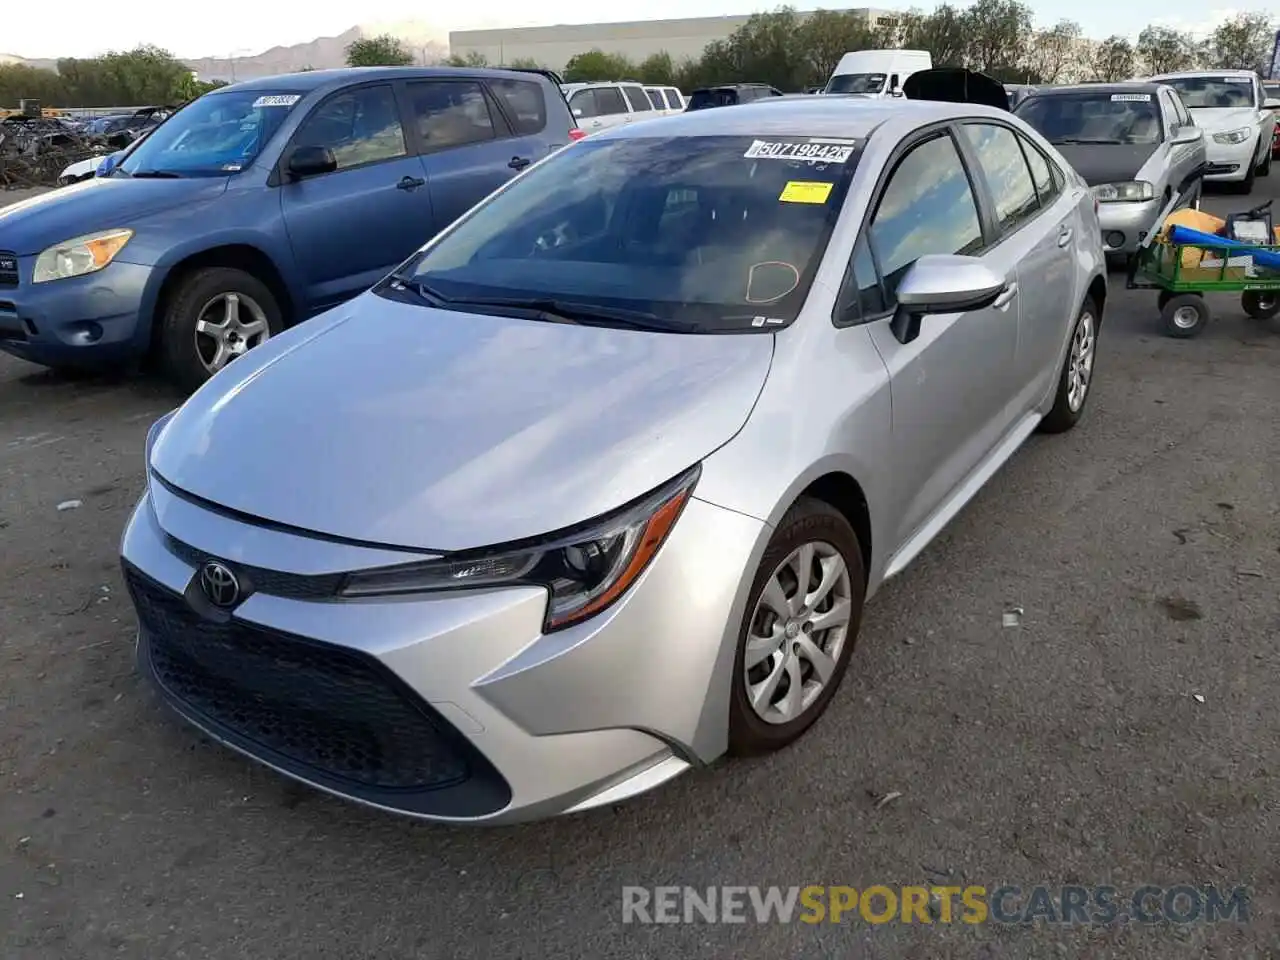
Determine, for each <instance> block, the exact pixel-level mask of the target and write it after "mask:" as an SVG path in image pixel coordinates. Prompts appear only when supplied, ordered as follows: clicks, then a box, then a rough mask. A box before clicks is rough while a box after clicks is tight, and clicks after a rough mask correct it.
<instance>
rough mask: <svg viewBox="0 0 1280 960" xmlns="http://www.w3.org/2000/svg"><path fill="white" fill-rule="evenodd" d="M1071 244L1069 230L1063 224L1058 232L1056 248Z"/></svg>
mask: <svg viewBox="0 0 1280 960" xmlns="http://www.w3.org/2000/svg"><path fill="white" fill-rule="evenodd" d="M1070 242H1071V228H1070V227H1068V226H1066V225H1065V224H1064V225H1063V226H1062V228H1061V229H1060V230H1058V246H1060V247H1065V246H1066V245H1067V244H1068V243H1070Z"/></svg>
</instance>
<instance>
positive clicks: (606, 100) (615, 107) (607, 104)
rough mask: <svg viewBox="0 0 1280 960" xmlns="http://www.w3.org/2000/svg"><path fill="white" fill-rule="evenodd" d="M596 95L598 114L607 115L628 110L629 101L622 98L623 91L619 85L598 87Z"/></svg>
mask: <svg viewBox="0 0 1280 960" xmlns="http://www.w3.org/2000/svg"><path fill="white" fill-rule="evenodd" d="M595 95H596V116H600V117H607V116H610V115H611V114H616V113H626V112H627V102H626V101H625V100H623V99H622V91H621V90H619V89H618V88H617V87H596V89H595Z"/></svg>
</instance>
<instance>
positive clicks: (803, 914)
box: [622, 884, 1249, 925]
mask: <svg viewBox="0 0 1280 960" xmlns="http://www.w3.org/2000/svg"><path fill="white" fill-rule="evenodd" d="M1037 921H1039V922H1041V923H1049V924H1091V925H1112V924H1125V923H1141V924H1155V923H1162V922H1165V923H1173V924H1192V923H1221V922H1225V921H1233V922H1235V923H1248V922H1249V890H1248V888H1247V887H1235V888H1234V889H1232V890H1231V891H1230V892H1228V893H1226V894H1223V893H1222V892H1220V891H1219V890H1218V889H1217V887H1214V886H1195V885H1192V884H1178V885H1175V886H1170V887H1160V886H1155V885H1151V884H1147V885H1144V886H1140V887H1137V888H1135V889H1133V890H1131V891H1122V890H1120V889H1119V888H1117V887H1112V886H1096V887H1082V886H1062V887H1052V886H1048V885H1040V886H1033V887H1019V886H1014V885H1003V886H999V887H995V888H993V889H992V890H990V892H988V888H987V887H983V886H966V887H959V886H955V887H950V886H948V887H943V886H931V887H925V886H902V887H889V886H883V885H875V886H870V887H865V888H863V889H861V890H859V889H858V888H856V887H845V886H817V885H810V886H805V887H730V886H725V887H702V888H696V887H623V888H622V922H623V923H795V922H799V923H809V924H818V923H858V922H862V923H869V924H885V923H923V924H930V923H968V924H979V923H1001V924H1032V923H1035V922H1037Z"/></svg>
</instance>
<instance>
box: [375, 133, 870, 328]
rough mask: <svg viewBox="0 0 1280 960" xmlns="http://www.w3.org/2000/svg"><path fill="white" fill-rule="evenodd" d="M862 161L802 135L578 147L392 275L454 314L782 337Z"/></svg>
mask: <svg viewBox="0 0 1280 960" xmlns="http://www.w3.org/2000/svg"><path fill="white" fill-rule="evenodd" d="M860 155H861V149H860V143H859V142H858V141H855V140H848V139H839V140H833V139H823V138H811V137H804V136H789V137H784V136H777V137H773V138H771V139H767V140H766V139H757V138H753V137H750V136H718V137H676V138H669V137H627V138H619V139H605V140H584V141H581V142H579V143H577V144H575V145H573V146H571V147H569V148H567V149H565V150H564V151H562V152H561V153H559V154H557V155H555V156H554V157H552V158H551V159H550V160H549V161H547V162H545V163H543V164H541V165H539V166H538V167H536V168H535V169H532V170H530V171H529V173H527V174H525V175H523V176H521V177H519V178H518V179H516V180H514V181H513V182H512V183H511V184H510V186H508V187H507V188H506V189H503V190H501V191H499V192H498V193H496V194H494V195H492V196H491V197H490V198H489V199H488V200H487V201H486V202H484V203H483V204H481V205H480V206H479V207H477V208H476V209H475V210H474V211H473V212H472V213H471V214H469V215H468V216H466V217H465V218H464V219H462V220H461V221H459V222H458V223H457V224H456V225H455V227H454V228H453V229H451V230H450V231H448V232H446V233H445V234H444V235H443V236H442V237H441V238H440V239H439V240H438V241H437V242H436V243H435V244H434V245H433V246H429V247H428V248H427V249H426V250H424V251H423V252H422V253H420V254H418V255H417V256H415V257H414V258H412V259H411V260H410V261H409V262H407V263H406V264H405V265H404V266H403V267H402V268H401V270H399V271H398V272H397V273H396V274H395V275H394V276H395V277H397V278H403V280H404V281H405V283H406V285H407V286H408V287H410V288H414V287H416V288H417V290H418V291H419V292H424V291H429V294H430V297H432V298H436V303H437V305H442V306H446V307H449V306H453V307H455V308H456V309H464V310H465V309H467V304H468V303H470V304H471V305H472V306H483V304H482V303H481V301H490V303H492V302H493V301H495V300H496V301H498V302H499V304H506V305H508V306H513V307H519V306H520V305H521V304H523V305H524V306H527V307H531V308H532V309H535V310H537V309H538V308H539V307H542V308H545V309H546V310H548V311H549V312H553V313H556V314H560V315H563V314H565V313H566V312H571V313H572V314H573V316H574V317H577V318H578V319H585V320H587V321H590V320H605V319H607V317H606V314H608V313H610V312H611V313H612V314H613V315H614V316H615V318H617V317H620V316H621V312H622V311H625V312H626V314H627V315H628V316H630V317H631V318H632V320H633V321H635V320H636V319H637V318H644V319H645V320H646V321H647V323H648V325H650V326H652V327H654V328H657V329H668V330H680V331H682V332H692V333H714V332H739V331H752V330H758V331H767V330H769V329H776V328H777V326H779V325H783V324H786V323H789V322H791V321H792V320H794V319H795V317H796V314H797V313H798V312H799V310H800V308H801V306H802V305H803V303H804V300H805V296H806V295H807V293H808V290H809V286H810V284H811V283H812V282H813V276H814V273H815V272H816V270H817V267H818V264H819V262H820V261H821V259H822V255H823V252H824V250H825V249H826V246H827V241H828V239H829V238H830V234H831V228H832V226H833V225H834V223H835V219H836V216H837V214H838V212H839V210H840V206H841V203H842V202H843V199H844V195H845V192H846V191H847V189H848V184H849V180H850V178H851V177H852V174H853V169H854V167H855V165H856V164H857V161H858V158H859V156H860ZM551 301H555V304H556V306H552V305H551ZM565 306H567V307H571V308H572V310H571V311H566V310H565V309H558V308H559V307H565ZM593 310H594V311H597V312H598V313H597V316H595V317H592V316H590V314H591V311H593ZM624 325H635V323H634V322H633V323H630V324H624Z"/></svg>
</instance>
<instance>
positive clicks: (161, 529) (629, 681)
mask: <svg viewBox="0 0 1280 960" xmlns="http://www.w3.org/2000/svg"><path fill="white" fill-rule="evenodd" d="M764 530H765V528H764V525H763V524H761V523H759V522H758V521H756V520H752V519H750V518H747V517H744V516H742V515H741V514H737V513H734V512H732V511H727V510H723V509H721V508H719V507H715V506H712V505H710V504H707V503H705V502H703V501H700V500H697V499H693V500H691V501H690V502H689V504H688V505H687V506H686V508H685V510H684V513H683V514H682V516H681V518H680V520H679V521H678V522H677V524H676V526H675V528H674V530H673V531H672V533H671V535H670V537H669V539H668V540H667V542H666V544H665V545H664V546H663V548H662V549H661V551H660V552H659V554H658V555H657V557H655V558H654V560H653V562H652V563H651V565H650V567H649V568H648V570H647V571H646V572H645V573H644V574H643V575H642V577H641V579H640V581H639V582H638V583H637V584H636V585H635V586H634V587H633V588H632V590H631V591H630V592H629V593H628V594H627V595H626V596H625V597H624V598H623V599H622V600H620V601H619V602H618V603H616V604H615V605H614V606H613V607H611V608H609V609H608V610H607V611H605V612H604V613H602V614H600V615H599V616H597V617H595V618H593V619H591V620H589V621H587V622H585V623H581V624H577V625H575V626H573V627H571V628H568V629H565V630H562V631H559V632H556V633H553V634H550V635H547V636H543V635H542V634H541V632H540V631H541V625H542V618H543V615H544V612H545V606H546V594H545V591H543V590H542V589H541V588H534V587H517V588H510V589H501V590H486V591H475V592H470V593H455V594H448V595H444V594H437V595H433V596H421V597H410V598H405V597H400V598H390V599H386V600H381V599H362V600H351V601H344V600H336V599H332V598H331V597H330V598H326V597H325V595H324V594H325V590H326V586H325V585H326V584H327V585H328V589H329V592H331V588H332V585H333V582H334V578H335V577H336V576H337V575H338V574H339V573H340V572H342V571H346V570H352V569H359V568H361V567H369V566H380V565H385V564H388V563H392V562H405V561H406V560H412V559H413V557H412V556H408V557H406V556H405V555H404V554H391V553H390V552H389V551H384V550H374V549H371V548H365V547H360V546H350V545H347V544H335V543H331V542H328V541H322V540H315V539H311V538H309V537H305V536H301V535H296V534H293V533H289V532H286V531H280V530H274V529H272V530H268V529H265V528H262V527H257V526H252V525H248V524H246V523H243V522H241V521H239V520H236V519H232V518H229V517H226V516H223V515H221V514H219V513H214V512H212V511H210V510H207V509H205V508H204V507H202V506H198V505H196V504H194V503H192V502H189V501H188V500H186V499H184V498H180V497H178V496H176V495H175V494H174V493H173V492H171V491H169V490H168V489H167V488H165V487H164V486H163V485H161V484H159V483H158V482H153V483H152V485H151V490H150V491H149V492H148V494H147V495H146V496H144V497H143V499H142V500H141V501H140V502H139V504H138V506H137V507H136V509H135V511H134V513H133V516H132V517H131V519H130V521H129V524H128V527H127V528H126V531H125V534H124V539H123V542H122V547H121V553H122V562H123V566H124V570H125V577H126V581H127V583H128V585H129V589H130V592H131V595H132V597H133V600H134V605H135V608H136V610H137V612H138V616H139V627H140V629H139V645H138V654H139V665H140V668H141V669H142V670H143V672H144V673H145V674H147V675H149V676H150V677H151V679H152V680H153V681H154V682H155V684H156V686H157V689H158V690H159V692H160V694H161V696H162V697H163V699H165V700H166V701H167V702H168V703H169V704H170V705H171V706H172V707H173V708H175V709H176V710H177V712H178V713H179V714H181V715H182V716H183V717H185V718H186V719H187V720H188V721H190V722H192V723H194V724H195V725H196V726H198V727H200V728H202V729H203V730H205V731H206V732H207V733H209V734H210V735H212V736H213V737H215V738H216V739H218V740H220V741H222V742H223V743H225V744H227V745H229V746H231V747H233V748H234V749H236V750H238V751H240V752H241V753H243V754H245V755H247V756H249V757H251V758H253V759H255V760H257V761H259V762H261V763H264V764H266V765H268V766H270V767H273V768H274V769H276V770H278V771H280V772H282V773H284V774H286V775H288V776H291V777H293V778H295V779H298V780H301V781H303V782H305V783H308V784H311V785H312V786H315V787H317V788H319V789H322V790H325V791H328V792H330V793H333V794H337V795H339V796H342V797H345V798H348V799H351V800H355V801H358V802H361V803H364V804H367V805H370V806H374V807H378V808H381V809H384V810H389V811H393V812H397V813H402V814H407V815H410V816H416V817H420V818H424V819H430V820H440V821H450V822H467V823H503V822H514V821H520V820H529V819H536V818H540V817H545V816H551V815H554V814H559V813H566V812H573V811H577V810H585V809H589V808H591V807H594V806H599V805H601V804H604V803H612V802H616V801H619V800H622V799H625V798H627V797H629V796H633V795H635V794H637V793H640V792H643V791H645V790H648V789H650V788H652V787H654V786H657V785H658V784H660V783H662V782H664V781H666V780H668V779H670V778H672V777H674V776H676V775H678V774H679V773H681V772H683V771H685V770H687V769H688V768H689V767H691V766H696V765H700V764H703V763H706V762H709V761H710V760H712V759H714V758H715V757H716V756H718V755H719V754H720V753H722V752H723V751H724V748H725V744H726V739H727V721H728V691H729V686H728V683H729V675H730V673H731V670H732V662H733V654H734V647H735V644H736V639H737V632H738V631H737V624H738V622H739V619H740V612H739V611H740V607H739V605H740V604H741V603H742V600H743V597H742V595H743V594H744V593H745V590H744V589H743V581H744V579H745V577H746V575H745V574H744V571H747V570H750V569H754V567H753V565H752V559H753V558H754V557H755V556H756V555H757V553H758V550H759V548H760V547H761V546H762V544H763V542H764V540H765V537H764V536H763V534H764ZM210 557H214V558H218V559H220V560H222V561H224V562H226V563H227V564H228V565H230V566H232V568H233V569H235V568H237V566H239V569H240V571H241V572H242V574H243V575H244V577H245V578H246V579H247V580H250V581H253V582H256V583H257V584H258V588H257V592H255V593H252V594H251V595H250V596H249V597H248V599H246V600H244V601H243V602H242V603H241V604H240V605H239V606H238V607H236V608H235V609H234V611H233V613H232V614H231V615H230V616H225V615H224V616H223V617H222V622H218V618H217V617H212V618H211V617H210V612H211V608H209V607H208V605H207V604H203V602H202V601H201V599H200V594H199V585H198V575H197V574H198V567H199V565H200V564H202V563H203V561H204V559H207V558H210ZM242 565H250V566H248V567H246V566H242ZM267 571H271V572H267ZM201 610H203V611H204V612H203V613H201Z"/></svg>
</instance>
